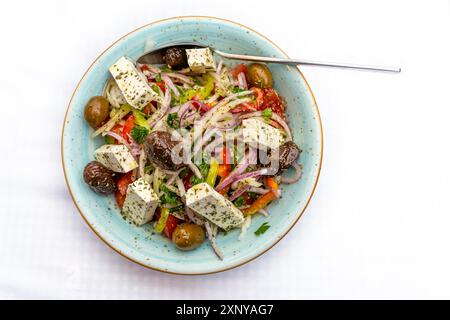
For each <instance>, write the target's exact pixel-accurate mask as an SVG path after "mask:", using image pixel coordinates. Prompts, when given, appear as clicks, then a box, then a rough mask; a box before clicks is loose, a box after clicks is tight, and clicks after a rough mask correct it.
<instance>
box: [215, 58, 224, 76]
mask: <svg viewBox="0 0 450 320" xmlns="http://www.w3.org/2000/svg"><path fill="white" fill-rule="evenodd" d="M222 67H223V60H222V59H220V61H219V64H218V65H217V69H216V72H217V74H220V71H222Z"/></svg>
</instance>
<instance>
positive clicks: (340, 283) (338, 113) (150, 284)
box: [0, 0, 450, 299]
mask: <svg viewBox="0 0 450 320" xmlns="http://www.w3.org/2000/svg"><path fill="white" fill-rule="evenodd" d="M262 3H266V4H264V5H262ZM189 14H191V15H194V14H196V15H212V16H219V17H223V18H228V19H231V20H235V21H237V22H241V23H243V24H246V25H248V26H249V27H251V28H254V29H256V30H258V31H259V32H261V33H263V34H265V35H266V36H268V37H269V38H270V39H272V40H273V41H275V42H276V43H277V44H278V45H280V46H281V48H283V49H284V50H285V51H286V52H287V53H288V54H289V55H290V56H292V57H301V58H305V59H316V60H332V61H333V60H335V61H348V62H354V63H372V64H380V65H383V64H384V65H390V64H391V65H399V66H401V67H402V68H403V72H402V73H401V74H383V73H371V72H356V71H347V70H336V69H334V70H333V69H327V68H314V67H302V71H303V73H304V74H305V76H306V78H307V79H308V81H309V83H310V85H311V87H312V89H313V92H314V93H315V96H316V98H317V102H318V105H319V108H320V111H321V115H322V120H323V127H324V134H325V150H324V162H323V167H322V175H321V178H320V181H319V184H318V188H317V190H316V193H315V196H314V197H313V200H312V202H311V204H310V206H309V207H308V209H307V211H306V213H305V214H304V216H303V218H302V219H301V220H300V222H299V223H298V224H297V226H296V227H295V228H294V229H293V230H292V231H291V232H290V234H289V235H288V236H286V238H285V239H284V240H283V241H281V242H280V243H279V244H278V245H277V246H275V247H274V248H273V249H272V250H270V251H269V252H268V253H266V254H265V255H263V256H262V257H260V258H258V259H257V260H256V261H253V262H251V263H250V264H247V265H245V266H243V267H240V268H238V269H235V270H232V271H228V272H225V273H221V274H216V275H210V276H197V277H186V276H173V275H167V274H162V273H159V272H154V271H151V270H147V269H144V268H142V267H140V266H138V265H134V264H133V263H131V262H129V261H127V260H125V259H124V258H122V257H121V256H119V255H117V254H116V253H115V252H113V251H112V250H110V249H109V248H107V247H106V246H105V245H104V244H103V243H102V242H101V241H100V240H99V239H98V238H97V237H96V236H95V235H94V234H93V233H92V232H91V231H90V229H89V228H88V226H87V225H86V224H85V223H84V222H83V220H82V219H81V218H80V216H79V214H78V212H77V211H76V209H75V206H74V205H73V203H72V201H71V198H70V196H69V194H68V192H67V190H66V185H65V182H64V178H63V173H62V167H61V161H60V135H61V127H62V122H63V116H64V113H65V110H66V106H67V104H68V102H69V99H70V96H71V94H72V91H73V90H74V88H75V86H76V84H77V82H78V80H79V79H80V78H81V76H82V75H83V73H84V71H85V70H86V69H87V67H88V66H89V65H90V64H91V62H92V61H93V60H94V58H95V57H96V56H97V55H98V54H99V53H100V52H102V51H103V50H104V49H105V48H106V47H107V46H109V45H110V44H111V43H112V42H113V41H115V40H116V39H118V38H119V37H121V36H122V35H124V34H126V33H128V32H129V31H131V30H133V29H135V28H137V27H140V26H141V25H144V24H146V23H149V22H151V21H153V20H156V19H161V18H166V17H170V16H176V15H189ZM449 29H450V26H449V3H448V1H372V2H370V3H369V2H366V1H365V2H362V1H330V2H324V1H314V2H313V1H311V2H303V1H281V0H277V1H267V2H265V1H242V0H240V1H230V0H227V1H221V2H220V4H219V2H218V3H217V4H214V2H213V1H212V0H209V1H177V0H171V1H170V2H164V1H133V0H127V1H113V0H107V1H89V2H87V1H86V2H85V1H29V2H24V1H17V0H16V1H8V2H5V3H3V4H2V9H1V10H0V30H1V31H0V35H1V50H0V61H1V70H2V76H1V77H0V98H1V100H0V101H1V103H2V106H1V112H2V118H3V119H2V121H1V122H2V124H1V126H0V132H1V136H2V143H1V157H0V170H1V171H0V177H1V183H0V199H1V202H0V211H1V222H0V297H1V298H120V299H126V298H137V299H152V298H161V299H202V298H203V299H205V298H212V299H227V298H258V299H259V298H261V299H262V298H450V292H449V288H450V273H449V270H450V252H449V245H450V200H449V199H450V145H449V138H450V132H449V127H450V123H449V122H450V103H449V98H448V95H449V84H450V82H449V71H450V70H449V62H448V59H449V39H450V34H449Z"/></svg>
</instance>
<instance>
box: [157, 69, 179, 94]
mask: <svg viewBox="0 0 450 320" xmlns="http://www.w3.org/2000/svg"><path fill="white" fill-rule="evenodd" d="M161 79H162V80H163V81H164V83H165V84H166V85H167V86H168V87H169V88H170V89H171V90H172V91H173V94H174V95H175V96H176V97H177V98H178V97H179V96H180V92H179V91H178V89H177V87H176V86H175V85H174V84H173V82H172V80H170V78H169V77H168V76H167V75H165V74H163V75H162V76H161Z"/></svg>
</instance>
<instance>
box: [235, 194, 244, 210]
mask: <svg viewBox="0 0 450 320" xmlns="http://www.w3.org/2000/svg"><path fill="white" fill-rule="evenodd" d="M233 203H234V205H235V206H236V207H238V208H239V207H242V206H243V205H244V204H245V199H244V197H243V196H239V197H237V198H236V200H234V201H233Z"/></svg>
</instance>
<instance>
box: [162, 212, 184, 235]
mask: <svg viewBox="0 0 450 320" xmlns="http://www.w3.org/2000/svg"><path fill="white" fill-rule="evenodd" d="M180 221H181V220H180V219H178V218H177V217H175V216H173V215H171V214H169V217H167V221H166V227H165V228H164V233H165V235H166V236H167V238H169V239H172V234H173V232H174V230H175V228H176V227H177V226H178V224H179V223H180Z"/></svg>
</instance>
